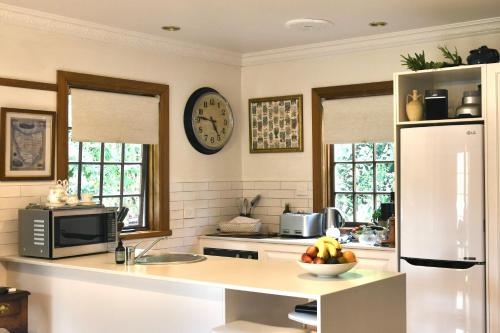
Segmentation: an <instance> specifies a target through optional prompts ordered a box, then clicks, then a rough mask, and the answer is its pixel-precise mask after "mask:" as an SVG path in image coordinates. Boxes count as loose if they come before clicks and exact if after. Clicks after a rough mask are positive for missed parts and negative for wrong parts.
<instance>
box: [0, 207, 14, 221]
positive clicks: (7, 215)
mask: <svg viewBox="0 0 500 333" xmlns="http://www.w3.org/2000/svg"><path fill="white" fill-rule="evenodd" d="M17 215H18V214H17V209H15V208H11V209H0V221H8V220H15V219H17Z"/></svg>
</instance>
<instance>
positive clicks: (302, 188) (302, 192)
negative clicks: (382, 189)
mask: <svg viewBox="0 0 500 333" xmlns="http://www.w3.org/2000/svg"><path fill="white" fill-rule="evenodd" d="M295 195H296V196H297V197H307V184H303V185H299V186H297V190H296V191H295Z"/></svg>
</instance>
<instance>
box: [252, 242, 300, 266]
mask: <svg viewBox="0 0 500 333" xmlns="http://www.w3.org/2000/svg"><path fill="white" fill-rule="evenodd" d="M306 248H307V245H288V244H262V247H261V253H260V258H261V259H263V260H267V261H289V262H295V261H297V260H299V259H300V257H301V255H302V253H304V252H306Z"/></svg>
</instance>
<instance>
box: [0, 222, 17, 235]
mask: <svg viewBox="0 0 500 333" xmlns="http://www.w3.org/2000/svg"><path fill="white" fill-rule="evenodd" d="M15 231H17V220H13V221H1V220H0V236H1V235H2V233H3V232H15Z"/></svg>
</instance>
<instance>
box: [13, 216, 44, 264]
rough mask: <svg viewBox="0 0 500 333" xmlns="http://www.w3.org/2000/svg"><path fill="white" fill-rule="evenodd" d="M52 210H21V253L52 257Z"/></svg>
mask: <svg viewBox="0 0 500 333" xmlns="http://www.w3.org/2000/svg"><path fill="white" fill-rule="evenodd" d="M50 219H51V211H49V210H43V209H21V210H19V254H20V255H22V256H27V257H37V258H50V255H51V253H50V251H51V249H50V234H51V230H50V226H51V223H50Z"/></svg>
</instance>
